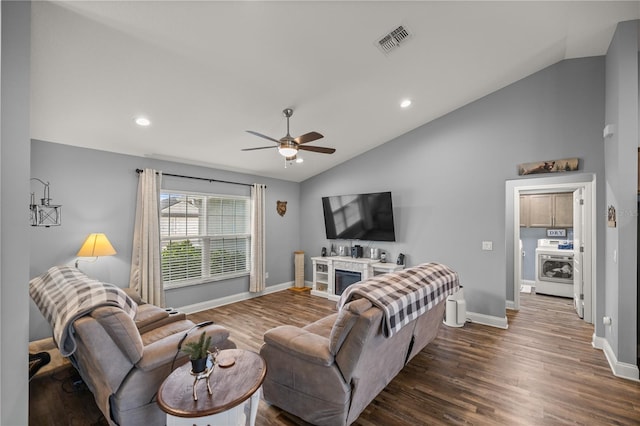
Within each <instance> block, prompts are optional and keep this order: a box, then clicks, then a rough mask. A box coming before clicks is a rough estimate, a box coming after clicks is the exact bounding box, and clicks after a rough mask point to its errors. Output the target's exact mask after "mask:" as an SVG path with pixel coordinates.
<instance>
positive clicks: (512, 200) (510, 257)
mask: <svg viewBox="0 0 640 426" xmlns="http://www.w3.org/2000/svg"><path fill="white" fill-rule="evenodd" d="M579 188H582V189H583V196H584V203H585V215H584V216H585V217H584V218H583V224H584V226H583V239H584V247H585V252H584V257H583V259H584V265H583V279H584V281H585V283H586V282H587V280H588V283H589V285H590V291H588V292H586V293H588V294H585V314H584V321H586V322H589V323H591V324H593V321H594V318H595V312H596V309H595V307H596V279H595V277H596V276H597V275H596V267H597V263H596V250H595V247H596V235H597V232H596V225H597V224H596V220H595V218H596V211H595V210H596V177H595V175H594V174H577V175H568V176H560V177H555V176H554V177H543V178H532V179H518V180H511V181H507V185H506V199H505V201H506V214H505V231H506V235H505V236H506V263H507V285H508V286H509V283H512V285H513V302H511V301H510V300H507V301H506V306H507V309H515V310H519V309H520V279H521V277H520V276H519V269H520V268H518V265H517V264H516V262H520V261H521V259H519V258H516V253H517V255H518V256H521V253H520V248H519V247H520V195H521V194H526V193H533V192H570V191H575V190H576V189H579ZM509 266H510V267H509ZM507 298H508V293H507Z"/></svg>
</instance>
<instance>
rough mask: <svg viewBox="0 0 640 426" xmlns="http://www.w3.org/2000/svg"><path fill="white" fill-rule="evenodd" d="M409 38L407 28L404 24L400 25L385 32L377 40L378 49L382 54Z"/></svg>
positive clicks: (389, 51) (409, 34)
mask: <svg viewBox="0 0 640 426" xmlns="http://www.w3.org/2000/svg"><path fill="white" fill-rule="evenodd" d="M409 38H411V33H410V32H409V30H407V28H406V27H405V26H403V25H400V26H399V27H398V28H396V29H395V30H393V31H391V32H390V33H389V34H385V35H384V36H382V37H381V38H380V39H379V40H378V42H377V45H378V49H380V50H381V51H382V53H384V54H388V53H391V52H392V51H393V50H395V49H396V48H397V47H398V46H400V45H401V44H402V43H404V42H405V41H407V40H408V39H409Z"/></svg>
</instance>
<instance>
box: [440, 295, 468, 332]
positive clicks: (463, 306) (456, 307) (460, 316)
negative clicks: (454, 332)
mask: <svg viewBox="0 0 640 426" xmlns="http://www.w3.org/2000/svg"><path fill="white" fill-rule="evenodd" d="M466 321H467V303H466V302H465V301H464V291H463V289H462V288H461V289H460V290H458V291H457V292H456V293H454V294H452V295H451V296H449V297H447V302H446V306H445V315H444V324H445V325H447V326H449V327H462V326H463V325H464V323H465V322H466Z"/></svg>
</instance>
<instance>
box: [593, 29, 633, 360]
mask: <svg viewBox="0 0 640 426" xmlns="http://www.w3.org/2000/svg"><path fill="white" fill-rule="evenodd" d="M606 76H607V77H606V118H605V122H606V124H614V125H615V126H616V131H615V133H614V134H613V136H611V137H610V138H607V139H606V140H605V142H604V145H605V162H606V175H605V176H606V195H605V196H606V205H607V206H609V205H612V206H614V207H615V208H616V211H617V216H618V223H617V227H615V228H609V227H607V229H606V237H605V243H606V257H605V260H604V264H605V268H606V288H605V292H606V295H605V307H604V311H603V312H602V316H605V315H606V316H610V317H611V319H612V324H611V326H608V327H605V330H604V331H605V334H604V337H605V338H606V340H607V342H608V343H609V345H610V346H611V348H612V350H613V352H614V353H615V355H616V357H617V359H618V361H620V362H624V363H628V364H633V365H635V364H636V363H637V359H636V355H637V354H636V352H637V349H636V343H637V340H636V338H637V332H636V329H637V305H636V301H637V277H636V275H637V270H636V267H637V213H638V210H637V181H636V179H637V176H638V163H637V150H638V21H628V22H622V23H620V24H618V27H617V29H616V32H615V34H614V37H613V40H612V41H611V44H610V46H609V50H608V51H607V61H606ZM616 257H617V259H616ZM600 319H601V317H600ZM599 335H601V334H599Z"/></svg>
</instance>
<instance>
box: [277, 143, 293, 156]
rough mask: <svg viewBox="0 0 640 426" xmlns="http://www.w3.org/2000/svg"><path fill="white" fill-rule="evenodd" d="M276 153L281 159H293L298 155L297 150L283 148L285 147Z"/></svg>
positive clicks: (287, 147)
mask: <svg viewBox="0 0 640 426" xmlns="http://www.w3.org/2000/svg"><path fill="white" fill-rule="evenodd" d="M278 152H279V153H280V155H282V156H283V157H293V156H294V155H296V154H297V153H298V150H297V149H295V148H292V147H289V146H285V147H280V148H278Z"/></svg>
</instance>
